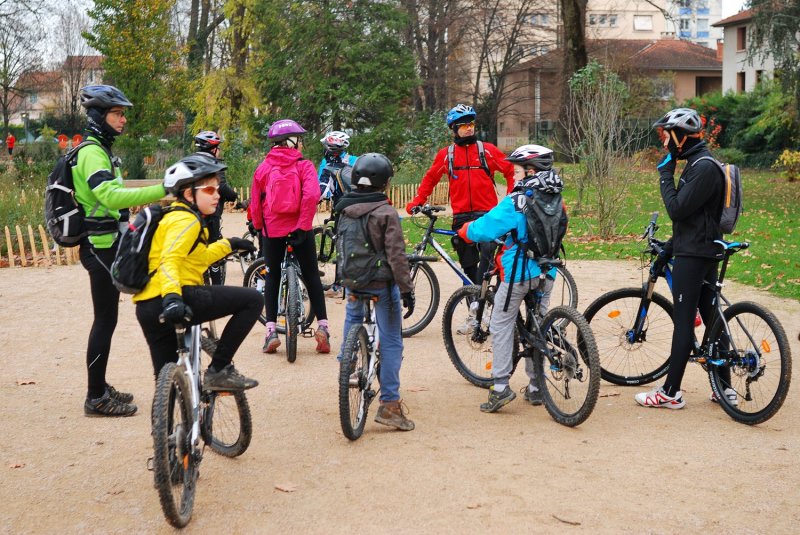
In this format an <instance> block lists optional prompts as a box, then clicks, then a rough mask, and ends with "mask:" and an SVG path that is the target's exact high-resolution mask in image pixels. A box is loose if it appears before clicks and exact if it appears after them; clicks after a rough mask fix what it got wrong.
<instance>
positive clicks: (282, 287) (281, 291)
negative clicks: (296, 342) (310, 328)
mask: <svg viewBox="0 0 800 535" xmlns="http://www.w3.org/2000/svg"><path fill="white" fill-rule="evenodd" d="M290 264H291V265H294V268H295V271H297V276H298V280H299V277H301V273H302V272H301V271H300V264H299V263H298V262H297V258H295V256H294V248H293V247H292V246H291V245H289V244H286V253H285V254H284V256H283V261H282V262H281V280H280V283H279V286H278V316H286V310H284V309H283V308H282V307H283V300H284V296H285V295H286V294H287V293H288V287H287V286H288V280H287V275H286V268H288V267H289V265H290ZM297 294H298V295H300V296H301V298H300V317H299V318H298V324H299V325H300V326H301V330H302V325H304V324H305V321H306V307H305V303H303V299H302V292H301V291H300V289H299V288H298V292H297Z"/></svg>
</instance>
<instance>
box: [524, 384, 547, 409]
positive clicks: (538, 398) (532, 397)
mask: <svg viewBox="0 0 800 535" xmlns="http://www.w3.org/2000/svg"><path fill="white" fill-rule="evenodd" d="M524 390H525V395H524V396H523V397H524V398H525V401H527V402H528V403H530V404H531V405H534V406H538V405H541V404H542V403H543V402H544V400H543V399H542V390H541V389H540V388H539V389H536V390H534V391H531V389H530V388H528V387H527V386H526V387H524Z"/></svg>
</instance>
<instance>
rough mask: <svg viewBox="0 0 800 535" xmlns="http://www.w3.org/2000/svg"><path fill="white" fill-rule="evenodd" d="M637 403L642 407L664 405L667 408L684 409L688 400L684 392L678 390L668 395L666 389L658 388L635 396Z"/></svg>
mask: <svg viewBox="0 0 800 535" xmlns="http://www.w3.org/2000/svg"><path fill="white" fill-rule="evenodd" d="M634 399H635V400H636V403H638V404H639V405H641V406H642V407H663V408H665V409H682V408H683V406H684V405H686V402H685V401H683V393H682V392H681V391H680V390H678V391H677V392H675V395H674V396H668V395H667V394H666V393H665V392H664V389H662V388H657V389H655V390H651V391H650V392H641V393H639V394H636V396H634Z"/></svg>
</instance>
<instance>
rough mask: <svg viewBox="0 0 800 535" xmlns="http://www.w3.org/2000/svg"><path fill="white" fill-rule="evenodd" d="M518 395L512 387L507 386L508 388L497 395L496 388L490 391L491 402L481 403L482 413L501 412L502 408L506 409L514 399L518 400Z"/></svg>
mask: <svg viewBox="0 0 800 535" xmlns="http://www.w3.org/2000/svg"><path fill="white" fill-rule="evenodd" d="M516 397H517V395H516V394H515V393H514V391H513V390H511V387H510V386H506V388H505V389H504V390H503V391H502V392H500V393H497V392H495V390H494V387H492V388H491V390H489V401H487V402H486V403H481V411H483V412H496V411H498V410H500V408H501V407H505V406H506V405H508V404H509V403H511V402H512V401H514V399H516Z"/></svg>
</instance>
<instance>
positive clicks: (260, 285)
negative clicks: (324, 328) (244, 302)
mask: <svg viewBox="0 0 800 535" xmlns="http://www.w3.org/2000/svg"><path fill="white" fill-rule="evenodd" d="M266 277H267V268H266V263H265V261H264V258H263V257H261V258H257V259H256V260H255V261H254V262H253V263H252V264H250V266H249V267H248V268H247V271H245V273H244V279H243V282H242V285H243V286H244V287H246V288H255V289H256V290H258V291H259V292H260V293H261V294H262V295H264V288H265V286H266ZM298 281H299V284H300V295H301V296H302V298H303V305H304V306H305V310H307V311H308V313H307V314H306V317H305V319H304V320H303V330H305V329H307V328H308V327H309V326H310V325H311V324H312V323H313V322H314V317H315V314H314V311H313V310H312V308H311V300H310V299H309V298H308V290H307V289H306V285H305V283H303V279H302V278H298ZM265 305H266V303H265ZM258 321H259V322H261V324H262V325H266V323H267V315H266V309H265V308H262V309H261V313H260V314H259V315H258ZM275 330H276V331H277V332H278V334H286V324H285V322H284V323H277V325H276V327H275Z"/></svg>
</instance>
